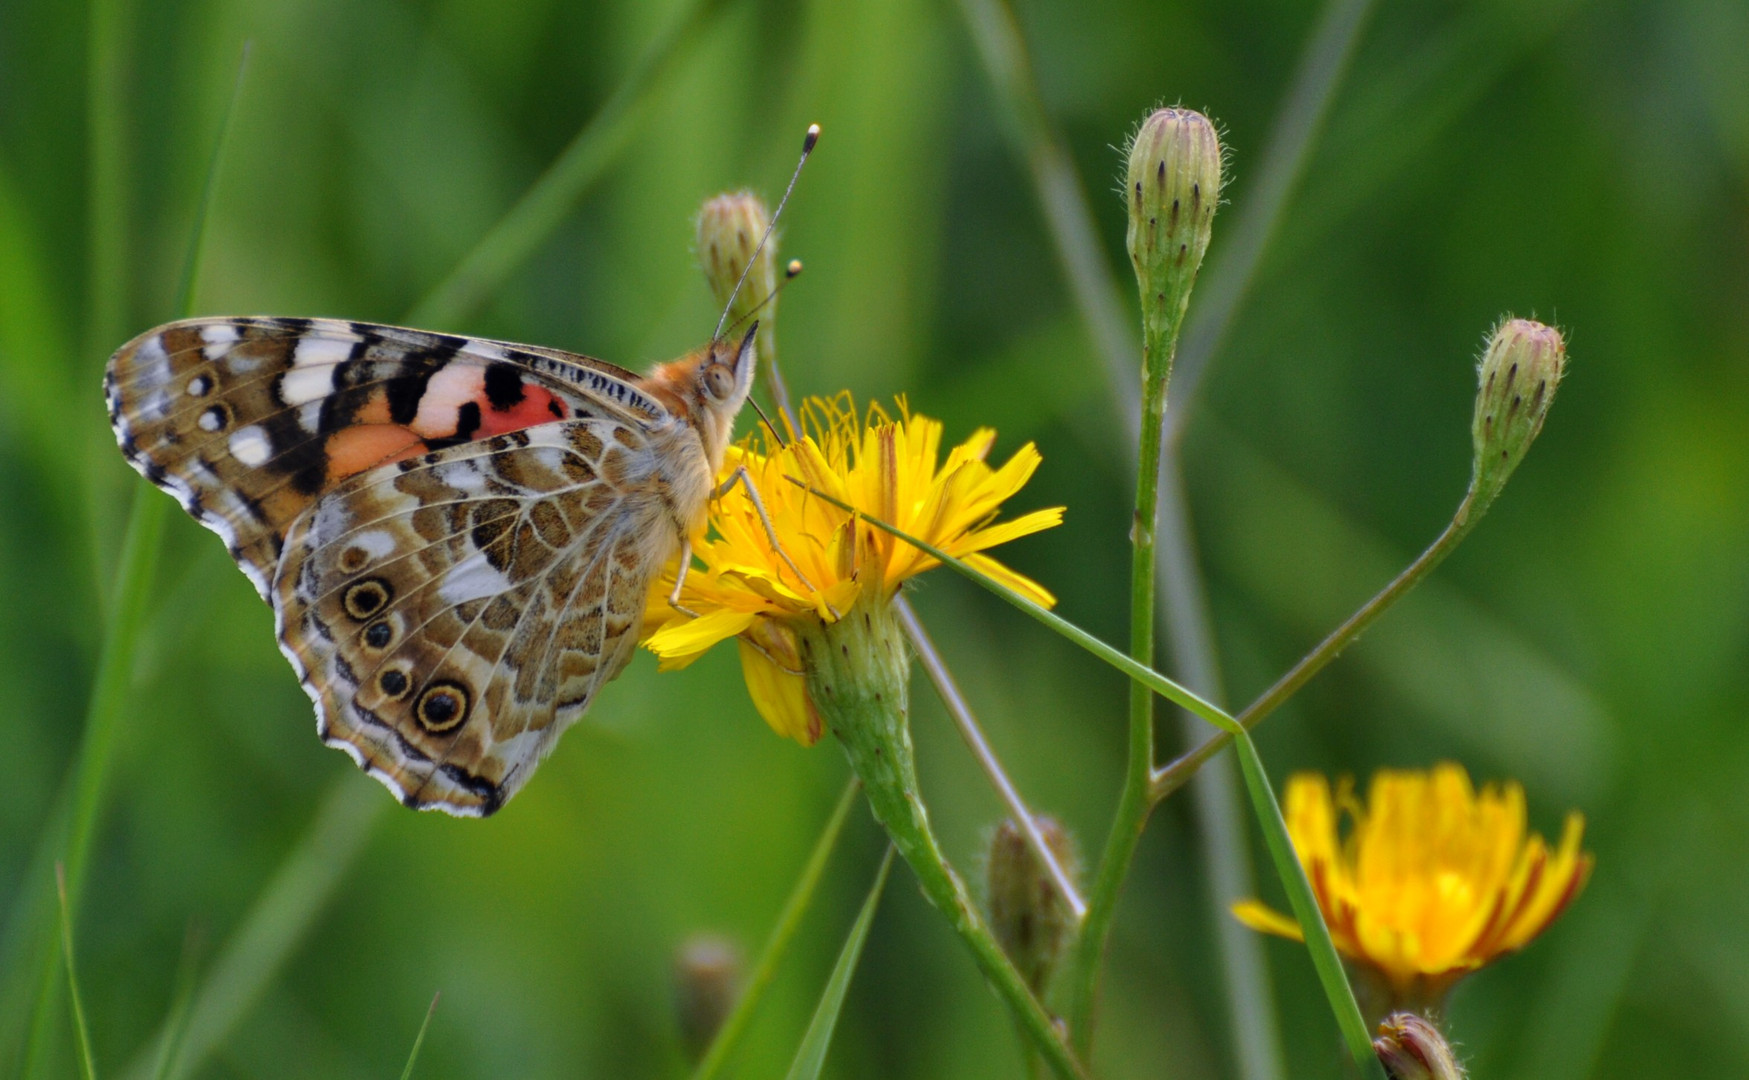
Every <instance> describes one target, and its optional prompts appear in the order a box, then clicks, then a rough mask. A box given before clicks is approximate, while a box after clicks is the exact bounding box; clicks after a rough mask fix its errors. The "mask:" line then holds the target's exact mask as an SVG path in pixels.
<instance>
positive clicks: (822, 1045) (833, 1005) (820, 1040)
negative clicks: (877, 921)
mask: <svg viewBox="0 0 1749 1080" xmlns="http://www.w3.org/2000/svg"><path fill="white" fill-rule="evenodd" d="M893 854H894V849H893V846H892V845H891V844H888V845H887V851H886V854H884V855H882V856H881V866H880V869H879V870H878V871H876V872H875V879H874V884H873V885H871V886H870V887H869V890H868V897H867V899H865V900H863V902H862V909H861V910H860V911H858V912H857V914H856V922H854V923H852V924H851V927H850V933H849V934H847V935H846V936H845V938H844V947H843V948H842V949H840V950H839V952H838V962H837V963H835V964H833V965H832V975H831V977H830V978H828V979H827V980H826V987H825V989H824V990H823V991H822V992H821V994H820V1001H819V1003H818V1004H817V1005H816V1006H815V1008H814V1015H813V1017H812V1018H811V1019H810V1020H809V1021H808V1029H807V1031H805V1032H803V1033H802V1043H801V1045H800V1046H799V1047H797V1048H796V1056H795V1060H793V1061H791V1062H790V1067H789V1072H788V1073H786V1074H785V1080H818V1077H819V1075H820V1070H821V1069H823V1068H825V1066H826V1051H828V1050H829V1049H831V1047H832V1033H833V1031H834V1030H836V1029H837V1027H838V1014H839V1013H840V1012H842V1011H843V1008H844V995H845V994H846V993H848V992H849V990H850V979H851V977H852V976H853V975H855V974H856V965H857V964H858V962H860V961H861V959H862V947H863V945H864V944H865V943H866V942H867V941H868V931H869V927H870V926H872V925H874V916H875V911H876V910H878V909H879V908H880V904H881V897H882V896H884V895H885V894H886V891H887V875H888V874H889V873H890V872H891V871H892V869H893Z"/></svg>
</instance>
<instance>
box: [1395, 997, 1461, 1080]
mask: <svg viewBox="0 0 1749 1080" xmlns="http://www.w3.org/2000/svg"><path fill="white" fill-rule="evenodd" d="M1372 1048H1373V1050H1374V1051H1375V1052H1376V1053H1377V1054H1378V1055H1379V1061H1380V1063H1382V1064H1383V1065H1384V1067H1385V1072H1386V1073H1387V1074H1388V1075H1389V1076H1390V1077H1391V1080H1465V1077H1466V1076H1467V1075H1468V1074H1467V1073H1465V1072H1464V1067H1463V1066H1462V1065H1460V1064H1458V1060H1457V1055H1455V1054H1453V1053H1452V1052H1451V1044H1450V1043H1448V1042H1446V1041H1445V1036H1443V1035H1441V1034H1440V1033H1439V1029H1438V1028H1436V1027H1434V1026H1433V1025H1432V1024H1430V1023H1428V1022H1427V1021H1426V1020H1424V1019H1422V1018H1421V1017H1419V1016H1416V1015H1415V1014H1414V1013H1408V1012H1399V1013H1392V1014H1391V1015H1389V1016H1387V1017H1385V1019H1384V1021H1383V1022H1382V1023H1380V1024H1379V1037H1378V1038H1376V1039H1374V1040H1373V1041H1372Z"/></svg>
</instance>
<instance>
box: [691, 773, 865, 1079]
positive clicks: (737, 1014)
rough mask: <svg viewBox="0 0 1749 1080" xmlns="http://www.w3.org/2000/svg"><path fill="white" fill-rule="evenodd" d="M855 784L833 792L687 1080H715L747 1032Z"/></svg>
mask: <svg viewBox="0 0 1749 1080" xmlns="http://www.w3.org/2000/svg"><path fill="white" fill-rule="evenodd" d="M859 786H860V785H859V784H858V783H857V781H856V778H855V777H851V778H850V780H849V781H847V782H846V783H845V785H844V792H843V793H842V794H840V795H839V796H838V802H837V804H836V805H835V806H833V808H832V814H831V816H830V817H828V818H827V819H826V827H825V828H824V829H822V830H820V838H819V839H818V840H816V841H814V849H813V851H812V852H810V853H809V854H808V861H807V862H806V863H804V864H803V866H802V872H801V876H799V877H797V878H796V883H795V885H794V886H792V887H791V888H790V893H789V896H788V898H787V899H785V900H784V902H783V909H782V910H781V911H779V912H778V915H777V924H776V925H775V926H773V927H772V928H771V934H770V936H768V937H767V938H766V939H765V945H764V947H763V948H761V949H760V950H759V961H758V962H757V963H756V964H755V965H754V966H753V974H752V975H750V976H749V977H748V979H747V986H746V988H745V989H744V990H742V991H741V996H740V997H739V998H737V999H736V1000H735V1007H734V1009H733V1010H731V1011H730V1013H729V1015H728V1017H727V1018H726V1019H724V1021H723V1025H722V1026H721V1027H719V1028H718V1029H717V1033H716V1035H714V1036H712V1038H711V1044H710V1047H709V1049H707V1050H706V1051H705V1055H704V1057H703V1058H701V1059H699V1063H698V1067H697V1068H695V1069H693V1071H692V1080H714V1078H715V1077H716V1075H717V1074H718V1073H719V1072H721V1071H722V1068H723V1062H724V1061H727V1060H728V1057H729V1055H730V1054H731V1053H733V1052H734V1050H735V1048H736V1047H737V1046H739V1045H740V1043H741V1036H742V1035H743V1034H745V1033H746V1031H747V1025H748V1024H749V1023H750V1022H751V1021H752V1019H753V1014H754V1012H755V1011H757V1010H758V1008H759V1003H760V1002H761V1001H763V1000H764V998H765V991H766V989H767V988H769V987H770V986H771V980H772V979H773V978H775V977H776V975H777V968H778V965H779V964H781V963H782V962H783V958H784V956H785V955H786V954H787V953H788V952H789V946H790V942H791V941H793V940H794V939H795V936H796V931H797V930H798V929H799V928H800V927H801V925H802V916H804V915H806V914H807V912H808V908H809V907H810V906H812V905H813V902H814V895H815V893H817V892H818V891H819V887H820V878H821V876H822V875H823V874H824V873H825V871H826V863H827V862H828V861H829V860H830V859H831V858H832V852H833V851H834V850H835V849H836V848H837V847H838V838H839V836H840V835H841V834H842V833H843V832H844V822H845V821H846V820H847V819H848V818H849V816H850V808H851V807H852V806H855V805H856V792H857V789H858V787H859Z"/></svg>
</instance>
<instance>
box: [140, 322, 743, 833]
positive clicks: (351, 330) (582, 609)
mask: <svg viewBox="0 0 1749 1080" xmlns="http://www.w3.org/2000/svg"><path fill="white" fill-rule="evenodd" d="M646 382H647V381H646V380H640V379H639V377H638V376H635V375H633V374H632V373H630V372H627V371H624V370H622V369H620V368H616V367H613V366H612V365H608V364H603V363H601V362H599V361H595V360H591V359H588V358H586V357H581V356H576V355H573V354H570V353H564V352H560V351H558V350H553V349H545V348H538V347H530V346H519V345H512V344H509V343H504V342H492V341H482V340H477V339H471V338H461V337H453V336H449V335H443V334H432V333H427V332H424V331H417V330H405V329H401V328H397V327H386V326H377V325H374V324H369V323H352V322H341V321H335V320H310V319H271V318H263V319H198V320H190V321H187V322H182V323H173V324H170V325H168V326H165V327H160V328H158V329H157V330H154V331H151V332H149V333H147V334H144V335H142V336H141V337H139V338H136V339H135V340H134V341H132V342H130V343H128V344H127V345H126V346H124V347H123V348H122V349H121V350H120V351H118V352H117V353H116V355H115V357H114V358H113V359H112V361H111V363H110V369H109V372H108V375H107V377H106V391H107V393H108V397H109V403H110V414H111V419H112V422H113V423H114V426H115V430H116V437H117V439H118V441H119V442H120V443H121V446H122V449H123V450H124V452H125V453H126V454H127V456H128V458H129V460H130V461H131V462H133V464H134V465H135V467H136V468H138V469H139V470H140V472H141V473H143V474H144V475H145V476H146V477H147V478H148V479H150V480H152V481H153V482H154V483H156V484H158V485H159V486H160V487H163V488H165V489H166V490H168V491H170V492H171V493H172V494H174V495H175V496H176V497H177V498H178V500H180V501H181V502H182V504H183V506H184V507H185V508H186V509H187V510H188V512H189V513H190V514H192V515H193V516H194V517H195V518H196V519H197V520H199V521H200V522H201V523H202V524H204V525H206V526H208V527H209V528H211V529H213V530H214V531H215V532H217V533H219V534H220V535H221V536H223V537H224V539H225V541H226V543H227V545H228V546H229V548H230V551H231V554H232V556H233V557H234V558H236V560H237V563H238V565H239V566H241V567H242V568H243V570H244V572H245V573H247V574H248V576H249V578H250V580H251V581H253V582H254V583H255V586H256V588H257V589H258V590H259V591H260V592H261V594H262V596H263V597H264V598H265V599H267V600H268V601H269V602H270V603H271V604H272V605H273V607H274V612H275V620H276V624H277V628H278V633H279V638H280V644H281V648H282V651H284V652H285V654H286V656H287V657H288V658H289V659H290V660H291V661H292V664H293V666H294V667H295V668H296V669H297V672H298V677H299V679H300V681H301V682H302V683H303V684H304V686H305V688H306V690H308V692H309V693H310V696H311V698H312V699H313V700H314V701H315V702H316V706H317V722H318V727H319V730H320V733H321V735H322V738H323V739H324V741H326V742H328V743H329V744H330V745H335V746H339V747H342V748H343V749H346V750H347V751H348V752H349V753H350V754H351V755H352V756H353V758H354V759H355V760H356V761H357V762H358V763H359V764H360V765H361V766H363V767H364V768H366V769H367V770H369V771H370V772H371V774H372V775H374V776H376V777H377V778H378V779H379V780H382V781H383V782H384V783H385V784H386V785H388V786H389V787H390V789H391V790H393V791H394V792H395V793H396V795H397V796H398V797H400V798H401V799H402V801H404V802H406V803H407V804H408V805H413V806H420V807H436V808H441V809H444V810H448V811H449V812H451V813H458V814H489V813H491V812H492V811H494V810H496V809H497V808H498V807H499V806H500V805H502V803H503V802H504V800H505V799H507V798H508V797H509V796H510V795H511V794H512V793H514V792H515V791H516V789H517V788H518V787H520V785H521V784H522V783H523V782H524V781H525V780H526V779H527V778H528V776H529V774H530V773H531V772H532V771H533V770H534V767H535V765H536V764H538V762H539V761H540V758H541V757H542V756H543V755H544V754H545V753H546V751H547V750H548V749H550V748H551V746H552V743H553V741H554V740H555V739H556V737H557V736H558V734H559V733H560V732H561V731H562V730H563V728H564V727H565V726H566V725H568V724H569V723H570V722H571V721H573V720H575V719H576V718H577V717H578V716H580V715H581V714H582V712H583V710H584V709H585V708H587V706H588V704H589V702H590V700H591V699H592V697H593V695H594V693H595V691H596V690H597V689H599V687H600V686H601V685H602V684H603V683H605V682H606V681H607V680H608V679H611V678H612V677H613V676H614V675H615V674H617V673H618V672H619V671H620V670H621V669H622V668H623V667H624V666H625V664H626V663H627V661H628V660H629V659H630V657H631V655H632V651H633V648H634V646H635V643H636V638H637V629H638V621H639V618H640V617H641V614H642V611H643V604H644V597H645V594H646V593H647V591H648V589H649V587H650V582H651V580H652V578H653V577H654V575H655V574H656V572H657V571H658V570H659V569H660V568H661V566H662V565H663V564H664V563H665V562H666V561H667V560H668V559H669V558H671V557H672V555H673V553H674V551H675V549H676V548H677V547H678V545H679V543H680V539H681V536H682V534H683V533H684V532H685V531H686V529H687V528H690V527H691V526H690V524H689V522H690V521H691V520H692V519H694V518H696V517H697V516H698V514H699V512H700V511H701V509H702V506H703V504H704V499H705V498H706V494H705V493H706V492H708V490H709V485H710V480H711V476H712V473H713V467H712V463H711V462H710V460H709V455H708V454H707V452H706V451H705V450H704V448H703V446H702V445H701V442H700V438H699V435H698V433H697V431H696V429H695V427H694V425H693V424H692V423H691V422H690V421H689V418H688V417H687V416H686V415H685V410H684V406H680V407H679V408H680V415H676V413H675V411H674V409H673V408H671V407H670V405H672V404H673V400H674V399H673V395H672V394H669V395H668V399H669V403H668V404H665V403H664V401H663V400H659V399H660V398H661V397H662V392H661V391H649V390H647V387H646V385H645V384H646ZM737 404H738V403H737Z"/></svg>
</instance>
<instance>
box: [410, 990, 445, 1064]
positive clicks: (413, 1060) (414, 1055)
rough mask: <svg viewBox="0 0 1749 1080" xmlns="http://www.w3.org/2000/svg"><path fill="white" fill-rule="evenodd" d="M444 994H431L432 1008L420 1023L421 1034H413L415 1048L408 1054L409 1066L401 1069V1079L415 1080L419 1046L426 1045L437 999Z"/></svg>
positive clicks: (439, 992) (435, 1010)
mask: <svg viewBox="0 0 1749 1080" xmlns="http://www.w3.org/2000/svg"><path fill="white" fill-rule="evenodd" d="M442 996H443V991H441V990H439V991H438V992H437V993H435V994H432V995H431V1008H429V1009H426V1010H425V1020H424V1021H423V1022H422V1023H420V1025H419V1034H417V1035H415V1036H413V1049H412V1051H411V1052H410V1053H409V1054H408V1055H407V1067H406V1068H405V1069H402V1070H401V1080H413V1066H414V1065H416V1064H418V1063H419V1048H420V1047H421V1046H424V1045H425V1032H426V1030H427V1029H429V1028H430V1027H431V1017H432V1016H433V1015H434V1014H435V1013H436V1012H437V999H438V998H440V997H442Z"/></svg>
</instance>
